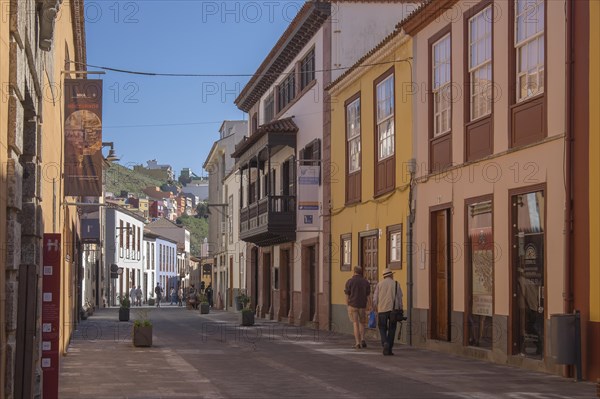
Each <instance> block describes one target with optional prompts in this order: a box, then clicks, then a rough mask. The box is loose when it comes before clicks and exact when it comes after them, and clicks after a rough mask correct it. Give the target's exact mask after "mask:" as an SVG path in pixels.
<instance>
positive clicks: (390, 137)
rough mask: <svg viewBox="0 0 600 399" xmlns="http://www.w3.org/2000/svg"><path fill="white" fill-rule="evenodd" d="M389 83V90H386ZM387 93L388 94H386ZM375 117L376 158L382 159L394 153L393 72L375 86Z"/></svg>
mask: <svg viewBox="0 0 600 399" xmlns="http://www.w3.org/2000/svg"><path fill="white" fill-rule="evenodd" d="M388 84H390V88H391V90H386V85H388ZM380 88H383V90H382V93H381V94H383V96H384V97H383V98H380ZM388 95H389V96H388ZM375 98H376V105H377V109H376V113H377V115H376V117H377V149H378V150H377V159H378V160H379V161H382V160H384V159H386V158H389V157H391V156H393V155H394V145H395V143H394V135H395V126H394V100H395V99H394V74H393V73H392V74H390V75H389V76H387V77H386V78H385V79H383V80H382V81H381V82H379V83H378V84H377V86H376V88H375Z"/></svg>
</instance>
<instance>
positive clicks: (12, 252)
mask: <svg viewBox="0 0 600 399" xmlns="http://www.w3.org/2000/svg"><path fill="white" fill-rule="evenodd" d="M20 264H21V222H20V221H19V218H18V214H17V211H16V210H15V209H8V210H7V212H6V268H7V270H17V269H18V268H19V265H20Z"/></svg>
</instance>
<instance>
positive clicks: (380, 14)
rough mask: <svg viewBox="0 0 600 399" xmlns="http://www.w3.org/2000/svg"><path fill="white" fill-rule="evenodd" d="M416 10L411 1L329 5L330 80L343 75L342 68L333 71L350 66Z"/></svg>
mask: <svg viewBox="0 0 600 399" xmlns="http://www.w3.org/2000/svg"><path fill="white" fill-rule="evenodd" d="M416 8H417V6H416V5H415V3H414V2H413V3H408V2H407V3H402V4H398V2H391V3H389V4H387V3H378V4H377V5H376V6H375V5H374V4H370V3H349V2H339V3H336V2H332V5H331V25H332V47H331V56H332V57H331V58H332V60H331V62H332V67H333V69H334V70H333V71H332V73H331V78H332V80H335V79H337V77H338V76H340V75H341V74H342V73H344V72H345V69H338V70H336V68H340V67H349V66H351V65H353V64H354V63H355V62H356V61H358V59H359V58H360V57H362V56H363V55H365V54H366V53H367V52H368V51H370V50H371V49H372V48H373V47H375V46H376V45H377V44H378V43H379V42H380V41H381V40H382V39H383V38H384V37H385V36H387V35H388V34H390V33H391V32H392V31H393V30H394V27H395V26H396V24H397V23H398V22H400V21H401V20H402V19H403V18H404V17H406V16H407V15H409V14H410V13H411V12H412V11H413V10H415V9H416ZM357 21H360V23H357Z"/></svg>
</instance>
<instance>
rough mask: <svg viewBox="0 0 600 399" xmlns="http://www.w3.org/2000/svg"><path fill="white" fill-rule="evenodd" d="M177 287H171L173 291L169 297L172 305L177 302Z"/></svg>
mask: <svg viewBox="0 0 600 399" xmlns="http://www.w3.org/2000/svg"><path fill="white" fill-rule="evenodd" d="M175 295H176V291H175V287H171V292H169V298H170V299H171V305H173V304H174V303H176V302H177V297H176V296H175Z"/></svg>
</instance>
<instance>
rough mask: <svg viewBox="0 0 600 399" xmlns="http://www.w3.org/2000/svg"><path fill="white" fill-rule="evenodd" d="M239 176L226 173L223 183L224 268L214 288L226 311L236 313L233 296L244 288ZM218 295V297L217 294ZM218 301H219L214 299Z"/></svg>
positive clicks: (244, 275) (244, 252)
mask: <svg viewBox="0 0 600 399" xmlns="http://www.w3.org/2000/svg"><path fill="white" fill-rule="evenodd" d="M239 181H240V174H239V172H238V171H237V170H233V171H232V172H231V173H229V174H228V175H227V176H226V177H225V180H224V184H223V186H224V188H223V199H222V203H223V204H227V208H225V210H224V213H225V225H224V226H223V227H224V233H223V235H222V240H223V247H224V248H225V249H226V251H225V254H224V257H225V259H224V262H223V261H222V263H224V264H225V267H220V268H219V269H218V272H217V281H216V287H217V288H218V290H215V291H217V292H220V293H221V296H222V298H221V299H222V302H223V305H224V307H225V308H226V309H231V310H235V309H236V306H235V305H236V303H235V297H236V296H237V295H238V294H239V293H240V290H245V289H246V267H245V256H246V244H245V243H244V242H243V241H240V229H239V222H240V221H239V219H240V183H239ZM217 296H218V295H217ZM215 299H218V298H215Z"/></svg>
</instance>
